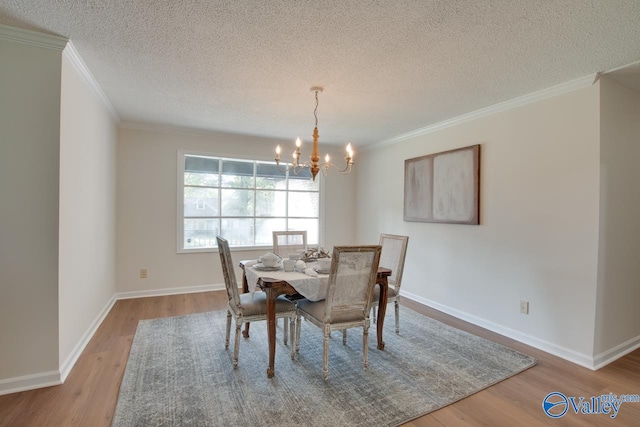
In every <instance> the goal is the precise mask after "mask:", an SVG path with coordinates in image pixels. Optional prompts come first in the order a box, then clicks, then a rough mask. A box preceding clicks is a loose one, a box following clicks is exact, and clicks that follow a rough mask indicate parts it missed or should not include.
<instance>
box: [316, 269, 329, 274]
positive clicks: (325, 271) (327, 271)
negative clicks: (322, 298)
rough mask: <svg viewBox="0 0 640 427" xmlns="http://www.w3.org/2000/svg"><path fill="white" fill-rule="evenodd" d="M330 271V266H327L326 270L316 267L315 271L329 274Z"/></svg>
mask: <svg viewBox="0 0 640 427" xmlns="http://www.w3.org/2000/svg"><path fill="white" fill-rule="evenodd" d="M330 272H331V269H330V268H327V269H326V270H321V269H319V268H317V269H316V273H318V274H329V273H330Z"/></svg>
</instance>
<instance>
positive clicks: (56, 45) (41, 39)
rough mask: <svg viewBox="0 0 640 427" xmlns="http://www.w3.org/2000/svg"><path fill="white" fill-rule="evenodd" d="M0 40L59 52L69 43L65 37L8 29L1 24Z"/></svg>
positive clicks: (21, 29)
mask: <svg viewBox="0 0 640 427" xmlns="http://www.w3.org/2000/svg"><path fill="white" fill-rule="evenodd" d="M0 39H4V40H9V41H13V42H18V43H23V44H27V45H31V46H36V47H43V48H45V49H54V50H60V51H62V50H63V49H64V48H65V46H66V45H67V42H68V41H69V39H67V38H66V37H62V36H56V35H53V34H44V33H40V32H38V31H32V30H25V29H24V28H17V27H10V26H8V25H3V24H0Z"/></svg>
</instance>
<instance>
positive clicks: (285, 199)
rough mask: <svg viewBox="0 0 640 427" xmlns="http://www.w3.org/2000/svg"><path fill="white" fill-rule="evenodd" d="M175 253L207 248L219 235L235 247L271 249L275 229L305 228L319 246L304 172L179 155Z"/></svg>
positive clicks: (313, 189) (315, 194) (314, 204)
mask: <svg viewBox="0 0 640 427" xmlns="http://www.w3.org/2000/svg"><path fill="white" fill-rule="evenodd" d="M179 163H180V165H181V166H182V168H181V170H180V171H179V174H180V175H181V180H182V185H180V186H179V189H180V190H182V192H181V193H182V194H181V195H179V199H180V201H179V203H181V204H182V215H181V217H180V218H179V224H178V226H179V233H178V234H179V235H180V239H181V246H180V248H179V249H180V250H187V251H188V250H198V249H209V248H215V247H216V246H217V242H216V236H217V235H222V236H223V237H224V238H225V239H227V240H228V241H229V244H230V245H231V246H235V247H254V246H270V245H271V244H272V231H274V230H307V238H308V243H309V244H317V243H318V230H319V212H320V208H319V205H320V196H319V194H320V193H319V187H318V182H317V181H312V180H311V174H310V173H309V171H308V169H307V170H305V171H303V172H302V173H300V174H299V175H293V174H291V175H289V174H288V173H286V172H280V171H279V170H278V169H277V167H276V164H275V163H272V162H261V161H253V160H239V159H226V158H221V157H210V156H204V155H196V154H186V153H180V162H179Z"/></svg>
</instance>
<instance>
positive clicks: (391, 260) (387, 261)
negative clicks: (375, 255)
mask: <svg viewBox="0 0 640 427" xmlns="http://www.w3.org/2000/svg"><path fill="white" fill-rule="evenodd" d="M408 244H409V236H398V235H395V234H384V233H383V234H380V246H382V255H381V256H380V267H386V268H389V269H391V276H389V278H388V280H389V295H388V298H387V301H388V302H392V301H393V302H394V304H395V314H396V334H399V333H400V305H399V304H400V285H401V284H402V271H403V270H404V259H405V257H406V256H407V245H408ZM379 299H380V287H379V286H376V288H375V290H374V292H373V301H372V308H373V319H374V322H375V319H376V311H375V310H376V307H377V306H378V300H379Z"/></svg>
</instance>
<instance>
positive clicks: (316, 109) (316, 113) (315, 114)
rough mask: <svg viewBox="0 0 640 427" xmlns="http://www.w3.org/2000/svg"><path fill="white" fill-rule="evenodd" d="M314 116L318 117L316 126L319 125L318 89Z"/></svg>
mask: <svg viewBox="0 0 640 427" xmlns="http://www.w3.org/2000/svg"><path fill="white" fill-rule="evenodd" d="M313 116H314V117H315V118H316V127H318V91H317V90H316V108H314V109H313Z"/></svg>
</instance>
